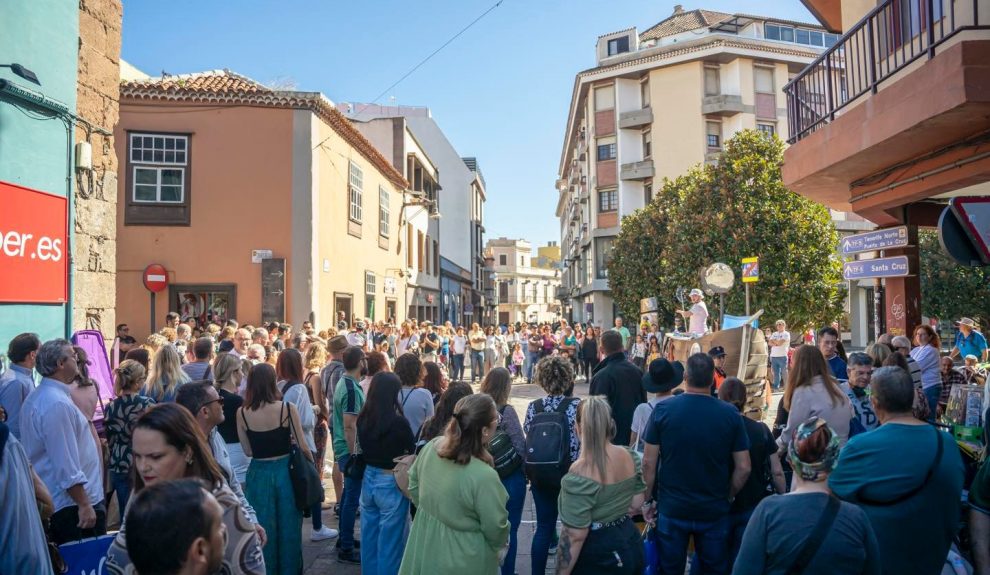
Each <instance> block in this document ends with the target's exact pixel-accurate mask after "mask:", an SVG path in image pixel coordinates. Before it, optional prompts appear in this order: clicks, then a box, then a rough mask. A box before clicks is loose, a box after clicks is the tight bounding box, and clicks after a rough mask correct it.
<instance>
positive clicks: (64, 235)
mask: <svg viewBox="0 0 990 575" xmlns="http://www.w3.org/2000/svg"><path fill="white" fill-rule="evenodd" d="M68 246H69V241H68V203H67V202H66V199H65V198H64V197H62V196H56V195H53V194H49V193H46V192H39V191H38V190H31V189H28V188H24V187H21V186H16V185H14V184H10V183H7V182H0V302H4V303H65V302H66V299H67V292H68V275H69V273H68V272H69V267H68V266H69V254H68V253H67V252H68Z"/></svg>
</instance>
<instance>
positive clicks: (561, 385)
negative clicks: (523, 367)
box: [533, 355, 574, 395]
mask: <svg viewBox="0 0 990 575" xmlns="http://www.w3.org/2000/svg"><path fill="white" fill-rule="evenodd" d="M533 378H534V379H535V380H536V383H537V385H539V386H540V387H542V388H543V390H544V391H546V392H547V395H565V394H566V392H567V391H568V390H570V389H573V388H574V367H573V366H572V365H571V362H570V361H569V360H568V359H567V358H565V357H562V356H559V355H548V356H547V357H544V358H543V359H541V360H540V363H538V364H536V373H535V375H534V376H533Z"/></svg>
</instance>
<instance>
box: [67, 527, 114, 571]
mask: <svg viewBox="0 0 990 575" xmlns="http://www.w3.org/2000/svg"><path fill="white" fill-rule="evenodd" d="M113 538H114V535H103V536H101V537H95V538H93V539H83V540H82V541H74V542H72V543H66V544H64V545H59V546H58V551H59V553H61V554H62V559H64V560H65V564H66V565H67V566H68V567H69V570H68V571H67V572H66V573H67V574H68V575H104V574H105V573H106V572H107V571H106V568H105V567H104V564H105V563H106V560H107V550H108V549H110V544H111V543H113Z"/></svg>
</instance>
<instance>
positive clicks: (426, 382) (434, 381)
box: [423, 361, 447, 405]
mask: <svg viewBox="0 0 990 575" xmlns="http://www.w3.org/2000/svg"><path fill="white" fill-rule="evenodd" d="M423 366H424V367H425V368H426V377H424V378H423V389H425V390H426V391H428V392H430V395H432V396H433V405H436V404H437V402H438V401H440V395H441V394H442V393H443V390H445V389H447V381H446V378H444V376H443V370H442V369H440V366H439V365H437V364H435V363H433V362H432V361H427V362H425V363H424V364H423Z"/></svg>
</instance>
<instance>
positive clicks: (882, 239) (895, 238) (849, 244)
mask: <svg viewBox="0 0 990 575" xmlns="http://www.w3.org/2000/svg"><path fill="white" fill-rule="evenodd" d="M906 245H908V230H907V226H897V227H896V228H886V229H883V230H873V231H872V232H866V233H863V234H855V235H852V236H846V237H845V238H843V240H842V255H844V256H848V255H852V254H858V253H860V252H875V251H877V250H885V249H888V248H903V247H904V246H906Z"/></svg>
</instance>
